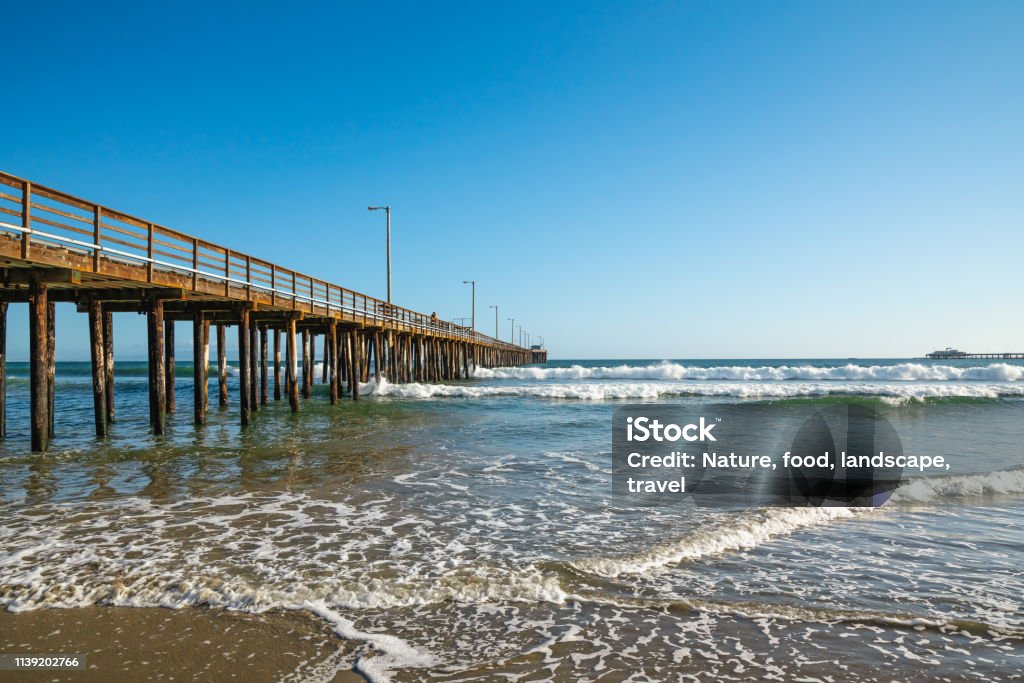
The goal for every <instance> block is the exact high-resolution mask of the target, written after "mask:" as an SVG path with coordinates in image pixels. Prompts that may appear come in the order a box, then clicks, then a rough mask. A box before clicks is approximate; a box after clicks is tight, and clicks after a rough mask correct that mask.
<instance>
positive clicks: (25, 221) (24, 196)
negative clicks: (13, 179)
mask: <svg viewBox="0 0 1024 683" xmlns="http://www.w3.org/2000/svg"><path fill="white" fill-rule="evenodd" d="M21 225H22V227H24V228H25V231H24V232H22V233H21V258H23V259H28V253H29V249H30V247H29V244H31V242H32V238H31V236H30V235H29V232H30V231H31V230H32V183H30V182H29V181H27V180H26V181H25V183H24V184H23V185H22V187H21Z"/></svg>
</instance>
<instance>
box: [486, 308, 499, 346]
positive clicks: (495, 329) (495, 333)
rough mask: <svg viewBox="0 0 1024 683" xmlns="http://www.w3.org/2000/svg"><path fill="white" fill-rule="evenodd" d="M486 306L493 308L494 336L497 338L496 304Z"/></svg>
mask: <svg viewBox="0 0 1024 683" xmlns="http://www.w3.org/2000/svg"><path fill="white" fill-rule="evenodd" d="M487 308H493V309H494V338H495V339H497V338H498V306H497V305H494V306H488V307H487Z"/></svg>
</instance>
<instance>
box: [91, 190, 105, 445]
mask: <svg viewBox="0 0 1024 683" xmlns="http://www.w3.org/2000/svg"><path fill="white" fill-rule="evenodd" d="M102 225H103V207H101V206H99V205H98V204H97V205H96V206H95V207H94V208H93V216H92V243H93V244H94V245H95V246H94V247H93V249H92V272H94V273H98V272H100V240H102V239H103V233H102V232H101V227H102ZM97 429H98V428H97Z"/></svg>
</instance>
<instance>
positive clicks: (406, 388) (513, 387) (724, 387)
mask: <svg viewBox="0 0 1024 683" xmlns="http://www.w3.org/2000/svg"><path fill="white" fill-rule="evenodd" d="M362 387H363V388H362V391H363V392H364V393H366V394H373V395H375V396H391V397H396V398H414V399H429V398H487V397H502V396H511V397H520V398H553V399H556V398H565V399H578V400H587V401H603V400H613V399H653V398H659V397H662V396H708V397H722V398H727V397H735V398H751V399H785V398H814V397H822V396H844V395H851V396H879V397H883V398H888V399H892V400H893V401H894V402H905V401H913V400H922V399H927V398H984V399H995V398H1000V397H1019V396H1024V383H1021V384H1016V383H1012V384H1011V383H1007V384H995V383H987V384H985V383H952V382H929V383H925V382H902V383H877V382H835V381H829V382H756V383H755V382H713V383H711V382H578V383H572V384H525V385H524V384H501V385H493V384H488V385H479V384H420V383H412V384H391V383H390V382H388V381H387V380H384V379H382V380H381V381H380V382H379V383H376V382H370V383H368V384H364V385H362Z"/></svg>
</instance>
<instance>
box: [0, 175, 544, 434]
mask: <svg viewBox="0 0 1024 683" xmlns="http://www.w3.org/2000/svg"><path fill="white" fill-rule="evenodd" d="M0 278H2V282H0V436H3V435H4V434H5V433H6V418H5V402H6V395H7V381H6V368H5V361H6V339H7V309H8V304H9V303H16V302H20V303H28V304H29V337H30V339H29V348H30V382H29V383H30V392H31V398H30V412H31V422H32V425H31V433H32V450H34V451H44V450H46V448H47V445H48V443H49V440H50V438H51V437H52V436H53V414H54V413H53V411H54V402H55V397H54V368H55V359H54V339H55V332H56V331H55V329H54V304H55V303H57V302H71V303H75V304H76V305H77V309H78V311H79V312H81V313H86V314H87V315H88V319H89V345H90V350H91V353H90V358H91V361H92V391H93V405H94V412H95V423H96V435H97V436H100V437H102V436H105V435H106V434H107V433H108V430H109V429H110V423H112V422H113V421H114V417H115V415H114V381H113V380H114V325H113V315H112V314H113V313H116V312H134V313H139V314H144V315H146V316H147V323H148V325H147V329H148V347H149V358H148V360H149V413H150V423H151V425H152V429H153V431H154V433H156V434H162V433H163V432H164V429H165V425H166V419H167V413H169V412H174V411H175V410H176V409H177V402H176V398H177V397H176V396H175V394H174V382H173V378H174V325H173V323H174V322H176V321H190V322H191V323H192V348H193V367H194V373H195V376H194V380H195V381H194V386H195V391H194V396H193V404H194V418H193V419H194V422H195V424H197V425H202V424H204V423H205V421H206V411H207V408H208V405H209V396H208V390H207V387H208V377H209V349H210V334H211V328H213V330H214V331H215V334H216V345H217V378H218V392H217V399H218V402H219V405H221V406H223V405H226V404H227V403H228V389H227V348H226V344H227V336H226V328H227V327H232V326H233V327H235V328H236V329H237V344H238V359H239V360H238V366H239V367H238V369H239V383H238V384H239V395H238V402H239V406H240V411H239V412H240V414H241V422H242V424H243V425H247V424H249V423H250V422H251V421H252V420H253V416H254V414H255V413H257V412H258V411H259V408H260V406H261V405H266V404H267V403H268V401H269V400H271V396H273V400H275V401H277V400H284V398H285V396H287V400H288V402H289V403H290V405H291V408H292V410H294V411H298V410H299V408H300V405H301V399H308V398H309V397H310V395H311V390H310V387H311V385H312V384H313V382H314V364H315V358H316V348H317V338H318V337H319V338H322V354H323V355H322V356H321V360H322V361H323V375H322V377H321V381H323V382H325V383H328V384H330V392H329V395H330V401H331V403H335V402H337V401H338V400H339V398H341V397H342V396H343V395H349V396H351V398H352V399H353V400H358V398H359V391H360V386H359V385H360V382H362V383H367V382H369V381H370V380H371V378H374V379H379V378H381V377H385V378H387V380H388V381H390V382H439V381H446V380H455V379H460V378H465V377H468V376H469V375H470V374H471V372H472V369H473V368H474V367H476V366H482V367H497V366H514V365H524V364H527V363H531V362H543V361H544V360H546V358H547V352H546V351H545V352H544V353H543V355H541V354H538V353H537V352H536V351H534V350H531V349H527V348H523V347H521V346H517V345H515V344H510V343H508V342H503V341H501V340H498V339H495V338H493V337H489V336H487V335H484V334H481V333H479V332H475V331H473V330H472V329H470V328H467V327H464V326H460V325H455V324H453V323H450V322H447V321H444V320H439V319H438V318H437V316H435V315H425V314H423V313H417V312H416V311H411V310H409V309H406V308H402V307H400V306H395V305H392V304H389V303H387V302H386V301H382V300H380V299H376V298H374V297H371V296H367V295H365V294H360V293H358V292H354V291H352V290H350V289H346V288H344V287H340V286H338V285H334V284H331V283H329V282H325V281H323V280H318V279H316V278H313V277H310V276H308V275H303V274H301V273H298V272H296V271H294V270H291V269H288V268H283V267H281V266H278V265H276V264H273V263H271V262H269V261H265V260H262V259H258V258H256V257H254V256H250V255H248V254H244V253H241V252H238V251H234V250H232V249H229V248H227V247H222V246H219V245H216V244H212V243H210V242H207V241H206V240H203V239H200V238H198V237H195V236H192V235H186V234H184V233H181V232H178V231H176V230H172V229H169V228H166V227H163V226H161V225H158V224H156V223H153V222H150V221H146V220H144V219H141V218H137V217H135V216H131V215H128V214H125V213H122V212H120V211H115V210H114V209H110V208H108V207H105V206H101V205H99V204H96V203H94V202H90V201H87V200H84V199H79V198H77V197H74V196H72V195H69V194H66V193H64V192H60V191H58V190H54V189H52V188H49V187H45V186H42V185H38V184H35V183H32V182H30V181H28V180H25V179H23V178H18V177H16V176H13V175H9V174H7V173H2V172H0ZM168 323H171V324H168ZM282 336H283V337H284V342H283V345H282V339H281V338H282ZM271 340H272V342H273V356H272V357H271V356H270V355H269V353H270V352H269V349H268V345H269V344H270V342H271ZM282 348H283V351H282ZM282 353H283V356H284V357H283V358H282ZM300 353H301V354H302V376H301V377H299V366H298V359H299V354H300ZM282 361H284V369H283V371H282ZM271 383H272V384H273V389H272V390H271V388H270V386H269V385H270V384H271ZM300 396H301V398H300Z"/></svg>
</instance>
